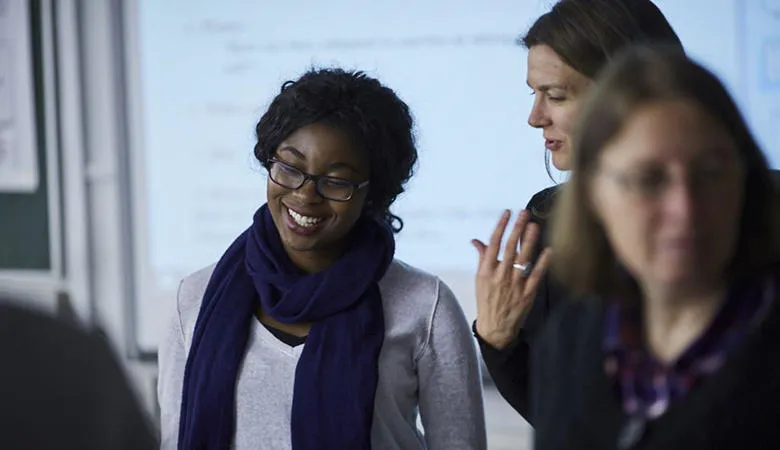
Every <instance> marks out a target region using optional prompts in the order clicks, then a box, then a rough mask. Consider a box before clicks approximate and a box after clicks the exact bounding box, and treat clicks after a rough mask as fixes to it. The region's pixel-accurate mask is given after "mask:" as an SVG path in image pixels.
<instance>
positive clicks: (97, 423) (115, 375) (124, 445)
mask: <svg viewBox="0 0 780 450" xmlns="http://www.w3.org/2000/svg"><path fill="white" fill-rule="evenodd" d="M0 361H2V363H0V449H4V450H14V449H36V450H48V449H58V450H60V449H62V450H68V449H74V450H76V449H78V450H107V449H111V450H151V449H156V448H158V445H159V444H158V442H157V438H156V436H155V432H154V428H153V427H152V426H151V422H149V421H148V420H147V418H146V417H145V415H144V413H143V410H142V408H141V407H140V405H139V403H138V402H137V399H136V398H135V396H134V394H133V392H132V390H131V389H130V385H129V383H128V382H127V379H126V378H125V375H124V373H123V371H122V368H121V366H120V365H119V363H118V361H117V360H116V358H115V357H114V354H113V352H112V350H111V348H110V347H109V345H108V343H107V342H106V340H105V339H104V338H103V337H102V336H100V335H98V334H96V333H89V332H87V331H84V330H81V329H79V328H76V327H75V326H71V325H70V324H68V323H64V322H61V321H58V320H56V319H54V318H51V317H48V316H44V315H42V314H40V313H36V312H33V311H28V310H26V309H22V308H20V307H16V306H10V305H9V304H7V303H0Z"/></svg>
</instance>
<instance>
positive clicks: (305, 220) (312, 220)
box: [287, 208, 322, 227]
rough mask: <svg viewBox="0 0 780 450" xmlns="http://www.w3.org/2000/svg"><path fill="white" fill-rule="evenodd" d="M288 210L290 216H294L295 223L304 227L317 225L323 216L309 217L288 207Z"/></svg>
mask: <svg viewBox="0 0 780 450" xmlns="http://www.w3.org/2000/svg"><path fill="white" fill-rule="evenodd" d="M287 212H289V213H290V217H292V218H293V220H294V221H295V223H297V224H298V225H300V226H302V227H313V226H315V225H317V224H318V223H320V222H322V218H321V217H308V216H304V215H301V214H298V213H297V212H295V211H293V210H292V209H289V208H287Z"/></svg>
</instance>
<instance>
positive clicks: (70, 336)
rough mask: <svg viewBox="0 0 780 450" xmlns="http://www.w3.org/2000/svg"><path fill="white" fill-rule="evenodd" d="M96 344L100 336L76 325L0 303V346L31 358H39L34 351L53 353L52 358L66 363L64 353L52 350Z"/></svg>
mask: <svg viewBox="0 0 780 450" xmlns="http://www.w3.org/2000/svg"><path fill="white" fill-rule="evenodd" d="M97 340H98V337H97V335H94V334H92V333H90V332H88V331H87V330H85V329H82V328H80V327H78V326H76V325H75V324H71V323H68V322H64V321H61V320H58V319H56V318H54V317H51V316H49V315H47V314H45V313H43V312H39V311H36V310H34V309H31V308H26V307H23V306H17V305H14V304H10V303H0V343H2V344H3V345H8V346H13V347H16V346H18V347H19V350H20V351H21V350H24V353H25V354H28V356H36V355H38V352H37V351H36V350H35V349H38V348H40V349H42V351H43V352H44V353H51V357H54V358H60V357H65V359H67V357H66V355H63V353H62V352H60V351H52V350H54V348H57V349H61V350H73V349H83V348H84V347H91V346H94V345H95V343H96V342H97ZM25 349H26V350H25ZM76 352H78V350H76ZM19 356H22V355H21V354H20V355H19Z"/></svg>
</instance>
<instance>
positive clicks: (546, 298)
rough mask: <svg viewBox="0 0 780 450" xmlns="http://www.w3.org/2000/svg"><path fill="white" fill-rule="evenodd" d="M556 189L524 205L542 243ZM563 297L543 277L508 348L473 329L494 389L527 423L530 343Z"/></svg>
mask: <svg viewBox="0 0 780 450" xmlns="http://www.w3.org/2000/svg"><path fill="white" fill-rule="evenodd" d="M558 190H559V188H558V186H554V187H551V188H547V189H545V190H543V191H540V192H538V193H536V194H535V195H534V196H533V197H532V198H531V201H529V202H528V206H526V209H527V210H529V211H531V213H532V221H534V222H535V223H537V224H539V226H540V228H541V232H542V233H541V242H543V243H545V244H547V243H548V234H547V216H548V215H549V214H550V212H551V211H552V207H553V204H554V201H555V198H556V194H557V193H558ZM541 248H542V247H541V246H540V248H539V251H537V255H536V256H537V257H538V255H539V253H540V251H541ZM566 298H567V294H566V291H565V290H564V289H563V288H562V287H561V286H560V285H558V284H557V283H555V281H554V280H553V279H552V277H551V276H549V275H548V276H545V277H544V279H543V280H542V282H541V283H540V285H539V289H538V291H537V293H536V297H535V298H534V303H533V305H532V306H531V311H529V313H528V317H526V320H525V323H524V324H523V329H522V330H520V333H519V334H518V336H517V339H515V341H514V342H513V343H512V344H510V345H509V347H507V348H506V349H503V350H498V349H496V348H494V347H492V346H491V345H489V344H488V343H486V342H485V341H483V340H482V339H481V338H480V337H479V335H478V334H476V332H475V335H476V336H477V342H479V346H480V350H481V353H482V358H483V359H484V361H485V365H486V366H487V369H488V372H489V373H490V377H491V378H492V379H493V382H494V383H495V385H496V388H497V389H498V391H499V392H500V393H501V395H503V396H504V398H505V399H506V401H507V402H509V404H510V405H511V406H512V407H513V408H514V409H515V410H516V411H517V412H518V413H520V414H521V415H522V416H523V417H524V418H525V419H526V420H528V421H529V422H531V421H530V420H529V414H528V413H529V402H528V400H529V393H528V389H529V368H528V366H529V361H530V349H531V344H532V343H533V341H534V337H535V336H536V335H537V334H538V333H539V331H540V330H541V329H542V326H543V325H544V324H545V322H546V321H547V318H548V317H549V315H550V313H551V311H552V310H553V309H554V308H555V307H557V306H558V304H560V303H561V302H563V301H564V299H566ZM475 331H476V329H475Z"/></svg>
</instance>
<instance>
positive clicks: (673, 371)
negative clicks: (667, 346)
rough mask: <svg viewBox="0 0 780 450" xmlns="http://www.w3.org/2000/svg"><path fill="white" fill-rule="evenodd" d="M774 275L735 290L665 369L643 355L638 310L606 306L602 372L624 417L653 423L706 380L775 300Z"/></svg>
mask: <svg viewBox="0 0 780 450" xmlns="http://www.w3.org/2000/svg"><path fill="white" fill-rule="evenodd" d="M779 280H780V277H778V273H773V274H772V275H770V276H769V277H767V278H766V279H765V280H764V282H763V283H753V284H749V285H744V286H734V287H733V288H732V289H730V291H729V293H728V294H727V298H726V301H725V302H724V304H723V305H722V306H721V308H720V310H719V311H718V312H717V313H716V315H715V318H714V319H713V321H712V322H711V323H710V325H709V326H708V327H707V329H706V330H705V331H704V333H702V335H701V336H699V337H698V338H697V339H696V340H695V341H694V342H693V343H692V344H691V345H690V346H689V347H688V348H687V349H686V350H685V351H684V352H683V354H682V355H680V356H679V357H678V358H677V359H676V360H675V361H674V362H672V363H670V364H665V363H662V362H660V361H658V360H657V359H655V358H654V357H653V356H652V355H651V354H650V353H649V352H648V351H647V349H646V347H645V345H644V343H643V339H642V336H641V329H642V328H641V310H640V305H635V306H627V305H625V304H623V303H621V302H619V301H614V302H612V303H610V304H609V305H608V306H607V311H606V321H605V330H604V331H605V332H604V350H605V354H606V358H605V361H604V368H605V370H606V373H607V375H608V376H609V377H610V378H612V379H613V380H614V381H615V390H616V391H617V394H618V397H619V398H620V400H621V401H622V404H623V410H624V412H625V413H626V414H628V415H632V416H640V417H644V418H647V419H654V418H657V417H659V416H661V415H662V414H663V413H664V412H665V411H666V410H667V408H668V407H669V405H670V404H671V403H673V402H675V401H678V400H680V399H682V398H684V397H685V395H686V394H687V393H688V392H689V391H690V390H691V389H692V388H693V387H694V386H695V385H696V384H697V383H699V382H701V381H702V380H703V379H704V378H705V377H706V376H708V375H710V374H712V373H714V372H715V371H717V370H718V369H719V368H720V367H721V366H722V365H723V363H724V361H725V360H726V357H727V356H728V353H729V351H730V350H731V349H732V348H733V347H734V346H735V345H736V344H737V343H739V342H740V341H741V339H742V338H743V337H744V336H745V334H747V333H748V332H749V331H750V329H751V328H752V327H753V325H754V324H756V323H757V322H758V321H759V320H760V319H761V318H762V317H763V316H764V314H763V313H764V312H765V309H766V307H767V306H768V305H769V304H770V303H771V301H772V300H773V299H774V297H775V296H776V292H775V290H776V289H777V286H778V281H779Z"/></svg>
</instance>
